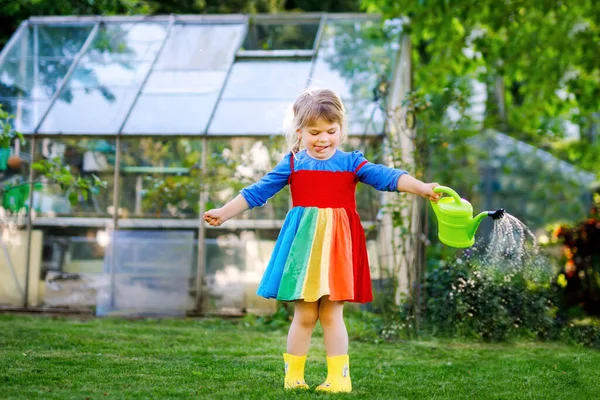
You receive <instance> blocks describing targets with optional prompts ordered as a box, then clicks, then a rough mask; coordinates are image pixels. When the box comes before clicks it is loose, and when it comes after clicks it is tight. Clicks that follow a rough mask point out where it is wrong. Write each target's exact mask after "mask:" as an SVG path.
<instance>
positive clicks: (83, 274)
mask: <svg viewBox="0 0 600 400" xmlns="http://www.w3.org/2000/svg"><path fill="white" fill-rule="evenodd" d="M34 225H35V220H34ZM34 229H35V231H34V232H39V233H40V234H41V235H40V236H41V242H42V246H41V249H36V250H37V251H34V256H33V257H34V259H37V258H38V257H39V259H41V260H40V261H41V263H40V264H38V265H41V268H39V277H38V279H39V285H41V286H43V288H44V290H41V291H39V292H40V296H41V298H40V301H41V303H42V304H43V305H44V306H47V307H70V308H91V307H94V306H96V299H97V292H98V289H99V288H101V287H102V286H103V285H106V283H105V282H104V280H103V278H102V270H103V265H104V255H105V253H106V249H105V247H106V245H107V242H106V240H105V238H106V237H107V235H108V234H107V232H106V230H105V229H104V228H88V227H43V228H40V227H35V228H34ZM40 250H41V251H40ZM33 264H34V265H35V264H37V263H33Z"/></svg>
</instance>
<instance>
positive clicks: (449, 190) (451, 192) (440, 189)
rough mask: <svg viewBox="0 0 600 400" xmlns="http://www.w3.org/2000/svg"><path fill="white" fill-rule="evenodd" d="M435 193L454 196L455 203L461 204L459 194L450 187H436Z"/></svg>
mask: <svg viewBox="0 0 600 400" xmlns="http://www.w3.org/2000/svg"><path fill="white" fill-rule="evenodd" d="M433 191H434V192H436V193H446V194H448V195H450V196H452V198H453V199H454V201H455V202H457V203H459V204H460V203H461V201H460V196H459V195H458V193H456V192H455V191H454V189H452V188H449V187H448V186H436V187H434V188H433Z"/></svg>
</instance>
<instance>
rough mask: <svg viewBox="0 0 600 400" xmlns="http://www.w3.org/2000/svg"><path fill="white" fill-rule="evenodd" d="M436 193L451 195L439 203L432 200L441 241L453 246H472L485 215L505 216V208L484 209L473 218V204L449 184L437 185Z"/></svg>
mask: <svg viewBox="0 0 600 400" xmlns="http://www.w3.org/2000/svg"><path fill="white" fill-rule="evenodd" d="M433 191H434V192H436V193H445V194H448V195H450V196H451V197H442V198H441V199H440V200H439V201H438V202H437V203H434V202H431V206H432V207H433V211H434V212H435V215H436V216H437V219H438V230H439V233H438V237H439V238H440V241H441V242H442V243H444V244H445V245H447V246H451V247H458V248H464V247H471V246H473V243H475V232H476V231H477V228H479V224H481V221H482V220H483V219H484V218H485V217H492V218H493V219H499V218H502V216H504V209H503V208H501V209H499V210H497V211H483V212H482V213H480V214H478V215H477V216H476V217H475V218H473V206H472V205H471V203H469V202H468V201H467V200H465V199H461V198H460V196H459V195H458V193H456V192H455V191H454V190H452V189H451V188H449V187H447V186H437V187H435V188H434V189H433Z"/></svg>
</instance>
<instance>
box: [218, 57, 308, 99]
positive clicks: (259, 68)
mask: <svg viewBox="0 0 600 400" xmlns="http://www.w3.org/2000/svg"><path fill="white" fill-rule="evenodd" d="M310 65H311V63H310V62H308V61H248V62H238V63H235V64H234V66H233V69H232V70H231V75H230V76H229V79H228V80H227V87H226V88H225V92H224V93H223V98H224V99H236V100H243V99H291V100H292V101H293V99H295V98H296V96H298V95H299V94H300V93H302V91H303V90H304V88H305V87H306V82H307V80H308V76H309V72H310Z"/></svg>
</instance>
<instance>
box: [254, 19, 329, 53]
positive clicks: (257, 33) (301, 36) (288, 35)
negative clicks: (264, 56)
mask: <svg viewBox="0 0 600 400" xmlns="http://www.w3.org/2000/svg"><path fill="white" fill-rule="evenodd" d="M318 30H319V22H318V21H317V22H313V23H285V24H281V23H279V24H269V23H258V24H251V25H250V26H249V28H248V34H247V35H246V39H245V40H244V45H243V50H311V49H312V48H313V47H314V43H315V37H316V36H317V32H318Z"/></svg>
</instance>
